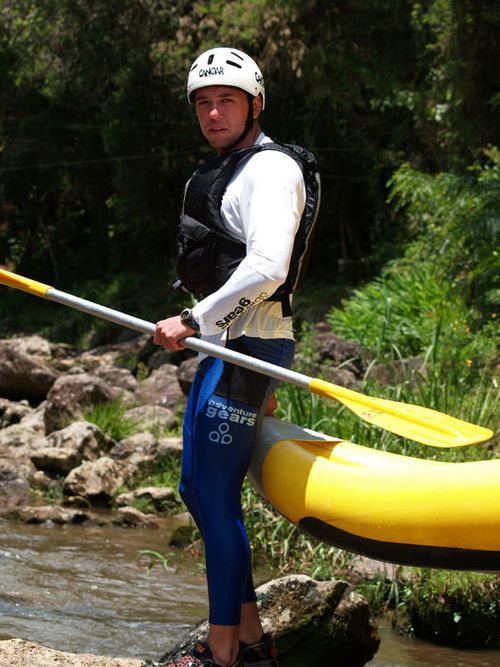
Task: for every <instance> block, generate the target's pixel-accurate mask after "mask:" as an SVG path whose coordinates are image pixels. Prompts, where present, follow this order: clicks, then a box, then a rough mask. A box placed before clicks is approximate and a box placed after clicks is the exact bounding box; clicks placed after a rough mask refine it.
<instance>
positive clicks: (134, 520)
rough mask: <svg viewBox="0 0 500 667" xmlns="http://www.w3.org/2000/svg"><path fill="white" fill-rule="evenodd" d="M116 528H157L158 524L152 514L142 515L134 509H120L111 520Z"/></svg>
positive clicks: (142, 513)
mask: <svg viewBox="0 0 500 667" xmlns="http://www.w3.org/2000/svg"><path fill="white" fill-rule="evenodd" d="M113 523H114V524H115V525H116V526H124V527H126V528H159V527H160V524H159V523H158V519H157V517H156V516H155V515H154V514H144V512H141V511H140V510H138V509H136V508H135V507H120V508H119V510H118V511H117V513H116V518H115V519H114V520H113Z"/></svg>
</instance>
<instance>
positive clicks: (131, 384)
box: [94, 364, 139, 393]
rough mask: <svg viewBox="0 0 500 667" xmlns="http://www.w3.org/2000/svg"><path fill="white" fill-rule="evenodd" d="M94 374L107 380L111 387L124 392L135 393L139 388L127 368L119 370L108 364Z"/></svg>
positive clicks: (99, 367) (100, 367)
mask: <svg viewBox="0 0 500 667" xmlns="http://www.w3.org/2000/svg"><path fill="white" fill-rule="evenodd" d="M94 374H95V375H97V377H100V378H102V379H103V380H105V381H106V382H107V383H108V384H109V385H110V386H111V387H115V388H116V389H121V390H123V391H124V392H130V393H133V392H135V391H136V390H137V388H138V386H139V383H138V382H137V380H136V378H135V377H134V375H132V373H131V371H129V370H128V369H127V368H118V367H117V366H111V365H109V364H106V365H105V366H98V367H97V368H96V369H95V371H94Z"/></svg>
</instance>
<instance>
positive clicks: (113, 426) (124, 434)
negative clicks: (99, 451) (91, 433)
mask: <svg viewBox="0 0 500 667" xmlns="http://www.w3.org/2000/svg"><path fill="white" fill-rule="evenodd" d="M129 407H130V406H128V405H126V404H125V402H124V401H123V399H122V398H117V399H116V400H114V401H105V402H102V403H97V404H96V405H93V406H92V407H90V408H88V409H85V410H84V411H83V416H84V418H85V419H86V421H88V422H91V423H92V424H96V426H98V427H99V428H100V429H101V431H102V432H103V433H106V434H107V435H109V436H110V438H112V439H113V440H116V441H117V442H119V441H120V440H124V439H125V438H128V437H129V436H131V435H134V433H139V432H140V431H141V430H142V423H141V421H140V420H138V419H131V418H130V417H126V416H125V413H126V412H127V410H128V409H129Z"/></svg>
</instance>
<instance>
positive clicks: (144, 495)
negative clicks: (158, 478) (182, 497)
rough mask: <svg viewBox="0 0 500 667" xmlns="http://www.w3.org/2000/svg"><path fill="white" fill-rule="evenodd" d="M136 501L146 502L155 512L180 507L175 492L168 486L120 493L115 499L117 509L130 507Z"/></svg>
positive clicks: (149, 487) (148, 487)
mask: <svg viewBox="0 0 500 667" xmlns="http://www.w3.org/2000/svg"><path fill="white" fill-rule="evenodd" d="M136 500H142V501H145V502H147V503H148V504H150V505H152V506H153V507H154V509H155V510H156V511H157V512H168V511H171V510H173V509H177V508H178V507H179V506H180V502H179V501H178V500H177V496H176V494H175V491H174V490H173V489H172V488H171V487H169V486H163V487H162V486H147V487H143V488H139V489H135V490H134V491H128V492H127V493H121V494H120V495H119V496H117V497H116V499H115V501H116V504H117V506H118V507H124V506H127V505H131V504H132V503H133V502H134V501H136Z"/></svg>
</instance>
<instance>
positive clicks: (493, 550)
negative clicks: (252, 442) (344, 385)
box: [249, 417, 500, 570]
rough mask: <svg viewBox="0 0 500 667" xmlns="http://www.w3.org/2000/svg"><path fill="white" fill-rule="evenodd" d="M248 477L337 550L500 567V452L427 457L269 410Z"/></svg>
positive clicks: (421, 562)
mask: <svg viewBox="0 0 500 667" xmlns="http://www.w3.org/2000/svg"><path fill="white" fill-rule="evenodd" d="M249 477H250V479H251V481H252V483H253V484H254V486H255V487H256V488H257V489H258V490H259V491H260V492H261V493H262V495H264V496H265V497H266V498H267V499H268V500H269V502H270V503H271V504H272V505H273V506H274V507H275V508H276V509H277V510H278V511H279V512H280V513H281V514H282V515H283V516H285V517H286V518H287V519H289V520H290V521H292V522H293V523H294V524H297V525H298V526H299V527H300V528H301V529H303V530H304V531H306V532H308V533H310V534H312V535H314V536H315V537H317V538H319V539H320V540H322V541H324V542H328V543H330V544H333V545H334V546H336V547H339V548H341V549H345V550H347V551H351V552H354V553H358V554H362V555H365V556H369V557H371V558H376V559H379V560H383V561H388V562H391V563H399V564H403V565H414V566H423V567H426V566H428V567H437V568H448V569H463V570H500V459H497V460H489V461H477V462H472V463H442V462H436V461H426V460H424V459H416V458H412V457H408V456H400V455H397V454H389V453H387V452H383V451H379V450H374V449H370V448H367V447H361V446H360V445H355V444H353V443H351V442H345V441H341V440H338V439H336V438H331V437H329V436H326V435H324V434H321V433H316V432H314V431H309V430H307V429H302V428H300V427H298V426H295V425H293V424H288V423H286V422H283V421H279V420H277V419H274V418H272V417H267V418H265V419H264V425H263V428H262V431H261V435H260V439H259V443H258V447H257V451H256V455H255V457H254V460H253V462H252V466H251V470H250V474H249Z"/></svg>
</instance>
